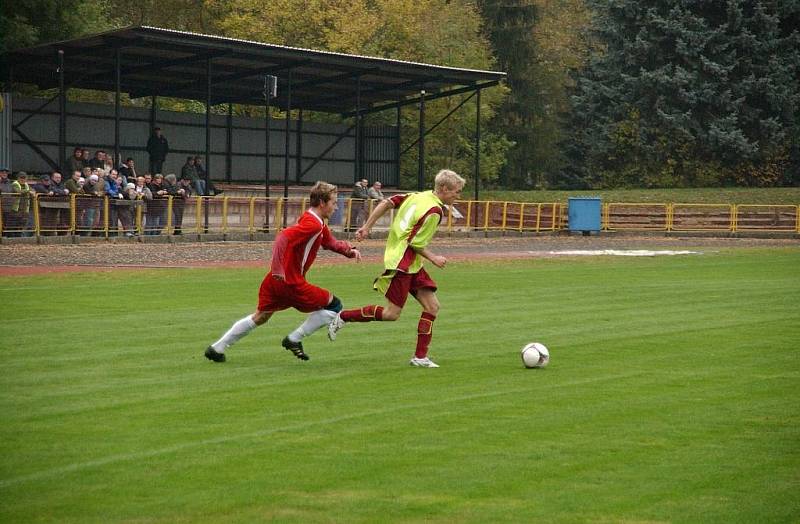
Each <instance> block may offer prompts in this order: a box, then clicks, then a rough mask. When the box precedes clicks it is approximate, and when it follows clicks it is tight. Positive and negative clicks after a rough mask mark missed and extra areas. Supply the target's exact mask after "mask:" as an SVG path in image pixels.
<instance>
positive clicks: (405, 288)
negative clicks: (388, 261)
mask: <svg viewBox="0 0 800 524" xmlns="http://www.w3.org/2000/svg"><path fill="white" fill-rule="evenodd" d="M384 275H386V273H384ZM424 288H428V289H431V290H433V291H436V282H434V281H433V279H432V278H431V276H430V275H429V274H428V273H427V272H426V271H425V269H424V268H422V269H420V270H419V272H417V273H403V272H402V271H396V272H395V273H394V275H393V276H392V277H391V283H390V284H389V288H388V289H387V290H386V293H385V294H384V296H385V297H386V299H387V300H388V301H389V302H391V303H392V304H394V305H396V306H399V307H403V306H405V305H406V300H407V299H408V294H409V293H410V294H412V295H414V297H416V296H417V291H418V290H420V289H424Z"/></svg>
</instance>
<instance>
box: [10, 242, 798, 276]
mask: <svg viewBox="0 0 800 524" xmlns="http://www.w3.org/2000/svg"><path fill="white" fill-rule="evenodd" d="M383 245H384V242H383V241H382V240H368V241H365V242H361V243H360V244H359V247H360V248H361V252H362V254H363V255H364V257H365V258H366V259H367V260H380V258H381V256H382V253H383ZM271 246H272V244H271V242H195V243H189V242H187V243H175V244H155V243H153V244H147V243H136V242H133V243H124V244H123V243H120V244H117V243H109V242H102V241H99V242H96V243H84V244H75V245H16V244H3V245H0V276H8V275H23V274H40V273H54V272H65V271H76V270H77V271H80V270H89V269H91V270H92V271H97V270H103V269H105V270H109V271H110V270H113V269H115V268H119V267H131V268H142V269H145V268H154V267H156V268H157V267H170V268H174V267H257V266H261V267H265V266H266V261H267V260H269V256H270V253H271V251H270V250H271ZM776 246H787V247H788V246H794V247H800V242H798V241H797V240H795V239H753V238H748V239H742V238H698V237H669V238H667V237H655V236H611V235H606V236H597V237H582V236H539V237H499V238H453V239H451V238H445V237H442V238H438V239H436V240H435V241H434V244H433V245H432V247H433V248H434V249H435V250H436V251H437V252H439V253H441V254H443V255H445V256H447V257H448V258H449V259H452V260H466V259H473V258H530V257H537V256H538V257H545V256H553V255H552V254H551V253H550V252H551V251H565V250H603V249H615V250H631V249H637V250H640V249H648V250H661V249H671V250H715V249H727V248H747V247H776ZM319 260H320V262H322V263H326V262H327V263H334V262H338V261H344V259H342V258H341V257H339V256H338V255H336V254H335V253H329V252H327V251H324V250H321V251H320V256H319Z"/></svg>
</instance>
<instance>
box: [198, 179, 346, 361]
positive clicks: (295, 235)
mask: <svg viewBox="0 0 800 524" xmlns="http://www.w3.org/2000/svg"><path fill="white" fill-rule="evenodd" d="M310 204H311V207H310V208H309V209H308V210H306V212H305V213H303V215H302V216H301V217H300V219H299V220H298V221H297V223H296V224H295V225H293V226H291V227H289V228H286V229H284V230H283V231H281V232H280V233H279V234H278V236H277V238H276V239H275V244H274V245H273V247H272V266H271V268H270V272H269V273H267V276H266V277H264V280H263V282H261V288H260V289H259V291H258V308H257V309H256V312H255V313H253V314H252V315H247V316H246V317H244V318H242V319H240V320H237V321H236V322H235V323H234V324H233V326H231V328H230V329H229V330H228V331H227V332H226V333H225V334H224V335H222V338H220V339H219V340H217V341H216V342H214V343H213V344H211V345H210V346H208V348H207V349H206V352H205V356H206V358H208V359H209V360H213V361H214V362H225V350H226V349H227V348H228V347H230V346H231V345H232V344H234V343H235V342H236V341H238V340H239V339H241V338H242V337H244V336H245V335H247V334H248V333H250V332H251V331H252V330H254V329H255V328H256V327H258V326H260V325H262V324H264V323H266V322H267V320H269V319H270V317H271V316H272V314H273V313H275V312H276V311H281V310H283V309H288V308H290V307H292V308H295V309H296V310H298V311H302V312H303V313H310V315H308V317H307V318H306V320H305V322H303V323H302V324H301V325H300V326H299V327H298V328H297V329H295V330H294V331H292V332H291V333H289V335H287V336H286V337H284V339H283V341H282V342H281V345H282V346H283V347H284V348H285V349H286V350H288V351H291V352H292V353H293V354H294V356H296V357H297V358H299V359H300V360H308V358H309V357H308V355H306V353H305V352H304V351H303V343H302V342H301V341H302V340H303V337H307V336H309V335H310V334H312V333H314V332H315V331H317V330H318V329H320V328H321V327H324V326H327V325H328V324H329V323H330V322H331V320H333V319H334V318H335V317H336V314H337V313H338V312H339V311H341V310H342V302H341V301H340V300H339V299H338V298H337V297H336V296H335V295H334V294H333V293H331V292H330V291H328V290H326V289H322V288H320V287H317V286H315V285H313V284H310V283H309V282H308V281H306V272H308V269H309V268H310V267H311V264H313V263H314V259H316V257H317V251H319V248H320V247H322V248H325V249H328V250H330V251H335V252H337V253H339V254H342V255H344V256H346V257H348V258H355V259H356V260H357V261H360V260H361V253H359V251H358V250H357V249H356V248H354V247H353V246H352V245H350V243H348V242H345V241H344V240H337V239H336V238H334V236H333V234H331V232H330V230H329V229H328V226H326V225H325V220H326V219H328V218H330V217H331V215H333V213H334V211H336V207H337V204H336V186H334V185H332V184H328V183H326V182H317V183H316V184H314V186H313V187H312V188H311V195H310Z"/></svg>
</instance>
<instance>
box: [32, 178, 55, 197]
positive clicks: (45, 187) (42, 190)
mask: <svg viewBox="0 0 800 524" xmlns="http://www.w3.org/2000/svg"><path fill="white" fill-rule="evenodd" d="M31 189H33V191H34V193H37V194H42V195H45V196H53V193H52V191H50V175H42V176H40V177H39V181H38V182H36V183H35V184H33V186H31Z"/></svg>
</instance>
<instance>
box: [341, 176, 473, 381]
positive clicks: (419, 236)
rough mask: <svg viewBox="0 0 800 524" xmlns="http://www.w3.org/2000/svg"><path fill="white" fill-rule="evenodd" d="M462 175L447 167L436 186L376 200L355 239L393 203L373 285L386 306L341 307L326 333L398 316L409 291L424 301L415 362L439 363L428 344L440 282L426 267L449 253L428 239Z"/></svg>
mask: <svg viewBox="0 0 800 524" xmlns="http://www.w3.org/2000/svg"><path fill="white" fill-rule="evenodd" d="M463 188H464V179H463V178H461V177H460V176H459V175H458V174H457V173H455V172H454V171H450V170H447V169H443V170H441V171H439V173H438V174H437V175H436V179H435V181H434V187H433V191H423V192H421V193H409V194H405V195H395V196H393V197H391V198H387V199H386V200H381V202H380V203H379V204H378V205H377V206H375V209H374V210H373V211H372V214H370V216H369V217H368V218H367V221H366V222H364V225H363V226H361V227H360V228H359V229H358V231H356V240H363V239H365V238H367V236H368V235H369V231H370V229H371V228H372V226H374V225H375V222H377V221H378V219H379V218H380V217H382V216H383V215H384V214H386V212H387V211H389V210H390V209H397V212H396V213H395V216H394V220H392V225H391V227H390V229H389V237H388V238H387V240H386V251H385V252H384V255H383V262H384V272H383V274H382V275H381V276H379V277H378V278H376V279H375V284H374V286H373V287H374V288H375V289H376V290H377V291H380V292H381V293H383V295H384V296H385V297H386V306H379V305H375V304H370V305H368V306H364V307H361V308H358V309H348V310H345V311H341V312H340V313H339V314H338V315H337V316H336V318H334V319H333V320H332V321H331V323H330V325H329V326H328V336H329V337H330V339H331V340H335V339H336V335H337V333H338V332H339V330H341V329H342V327H344V325H345V324H346V323H348V322H373V321H392V320H397V319H398V318H400V313H401V312H402V311H403V306H405V303H406V299H408V295H409V294H411V295H412V296H413V297H414V298H415V299H416V300H417V302H419V303H420V305H421V306H422V316H421V317H420V319H419V324H418V325H417V347H416V350H415V352H414V358H412V359H411V362H410V364H411V365H412V366H417V367H423V368H438V367H439V366H438V365H437V364H436V363H434V362H433V361H432V360H431V359H429V358H428V346H429V345H430V343H431V338H432V337H433V322H434V320H436V315H437V314H438V313H439V299H438V298H437V297H436V282H434V281H433V279H432V278H431V277H430V275H428V273H427V272H426V271H425V268H423V267H422V262H423V259H427V260H430V262H431V263H432V264H433V265H434V266H436V267H438V268H444V266H445V265H446V264H447V259H446V258H445V257H443V256H441V255H437V254H435V253H433V252H431V251H430V249H428V244H429V243H430V241H431V239H433V235H435V234H436V230H437V229H438V227H439V223H440V222H441V220H442V215H443V214H444V206H450V205H452V204H453V202H455V201H456V200H457V199H458V198H459V196H461V190H462V189H463Z"/></svg>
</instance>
